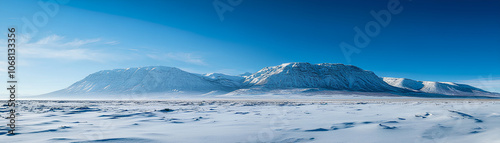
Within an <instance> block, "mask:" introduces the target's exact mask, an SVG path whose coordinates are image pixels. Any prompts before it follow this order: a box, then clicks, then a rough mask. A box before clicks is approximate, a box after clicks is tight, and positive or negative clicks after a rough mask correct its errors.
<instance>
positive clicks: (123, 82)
mask: <svg viewBox="0 0 500 143" xmlns="http://www.w3.org/2000/svg"><path fill="white" fill-rule="evenodd" d="M295 89H299V90H295ZM277 90H283V91H285V90H290V91H294V92H292V93H293V94H296V93H297V94H301V93H308V94H314V93H315V92H319V91H325V90H331V91H351V92H377V93H388V94H397V95H402V96H408V95H410V96H412V95H418V96H420V95H422V94H429V95H444V96H476V95H477V96H479V95H495V94H496V93H492V92H487V91H484V90H482V89H479V88H475V87H472V86H470V85H465V84H456V83H450V82H430V81H415V80H411V79H406V78H389V77H379V76H377V75H376V74H375V73H373V72H372V71H368V70H363V69H361V68H359V67H356V66H353V65H344V64H332V63H321V64H310V63H301V62H294V63H283V64H281V65H277V66H270V67H265V68H262V69H261V70H259V71H257V72H255V73H245V74H241V75H238V76H231V75H225V74H221V73H207V74H196V73H189V72H186V71H183V70H181V69H178V68H175V67H167V66H147V67H136V68H126V69H113V70H102V71H98V72H95V73H92V74H90V75H89V76H87V77H85V78H84V79H82V80H80V81H78V82H75V83H74V84H72V85H71V86H69V87H67V88H64V89H61V90H58V91H55V92H52V93H48V94H45V95H64V96H71V95H93V94H103V95H107V94H115V95H116V94H153V93H158V94H179V95H182V94H197V95H222V94H240V95H242V94H243V95H245V94H249V95H251V94H266V93H271V91H277ZM459 91H460V92H459Z"/></svg>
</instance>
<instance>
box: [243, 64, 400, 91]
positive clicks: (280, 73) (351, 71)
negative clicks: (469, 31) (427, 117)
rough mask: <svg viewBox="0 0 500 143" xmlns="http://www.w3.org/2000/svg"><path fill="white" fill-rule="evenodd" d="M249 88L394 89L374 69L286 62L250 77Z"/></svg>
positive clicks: (247, 79)
mask: <svg viewBox="0 0 500 143" xmlns="http://www.w3.org/2000/svg"><path fill="white" fill-rule="evenodd" d="M245 84H246V86H248V87H262V88H268V89H286V88H324V89H332V90H349V91H372V92H387V91H389V92H392V91H399V90H400V89H398V88H394V87H392V86H390V85H388V84H387V83H385V82H384V81H383V80H382V79H380V78H379V77H378V76H377V75H375V74H374V73H373V72H371V71H366V70H363V69H361V68H358V67H356V66H351V65H344V64H329V63H323V64H310V63H284V64H281V65H278V66H273V67H266V68H263V69H261V70H260V71H258V72H256V73H254V74H252V75H250V76H247V77H246V79H245Z"/></svg>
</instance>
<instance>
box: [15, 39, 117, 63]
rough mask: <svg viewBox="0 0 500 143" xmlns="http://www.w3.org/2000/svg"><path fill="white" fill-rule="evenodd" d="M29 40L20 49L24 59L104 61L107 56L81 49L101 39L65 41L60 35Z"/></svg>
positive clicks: (24, 41) (25, 40)
mask: <svg viewBox="0 0 500 143" xmlns="http://www.w3.org/2000/svg"><path fill="white" fill-rule="evenodd" d="M29 40H30V39H29V38H25V39H23V41H20V42H21V43H20V45H19V47H20V48H18V49H19V52H20V53H22V56H23V58H44V59H58V60H90V61H103V58H105V57H106V56H108V55H107V54H105V53H103V52H100V51H98V50H92V49H88V48H81V47H82V46H85V45H88V44H91V43H96V42H99V41H100V39H86V40H80V39H74V40H72V41H67V40H65V38H64V37H61V36H58V35H50V36H47V37H45V38H42V39H40V40H38V41H36V42H30V41H29Z"/></svg>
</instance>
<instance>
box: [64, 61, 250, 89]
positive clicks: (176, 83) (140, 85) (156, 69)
mask: <svg viewBox="0 0 500 143" xmlns="http://www.w3.org/2000/svg"><path fill="white" fill-rule="evenodd" d="M226 78H229V79H226ZM240 78H241V77H240ZM236 79H237V78H236V77H231V76H224V75H219V74H207V75H198V74H193V73H189V72H186V71H183V70H180V69H178V68H173V67H164V66H152V67H142V68H127V69H115V70H104V71H99V72H96V73H93V74H90V75H89V76H87V77H85V78H84V79H83V80H80V81H78V82H76V83H74V84H73V85H71V86H69V87H68V88H65V89H63V90H60V91H57V92H56V93H57V94H96V93H98V94H127V93H131V94H135V93H164V92H181V93H182V92H198V93H206V92H210V91H217V90H221V91H231V90H234V88H237V86H239V84H238V83H234V82H233V81H232V80H236ZM228 80H229V81H228ZM241 80H243V78H241Z"/></svg>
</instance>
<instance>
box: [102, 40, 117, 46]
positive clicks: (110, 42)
mask: <svg viewBox="0 0 500 143" xmlns="http://www.w3.org/2000/svg"><path fill="white" fill-rule="evenodd" d="M104 44H108V45H117V44H120V42H118V41H109V42H106V43H104Z"/></svg>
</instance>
